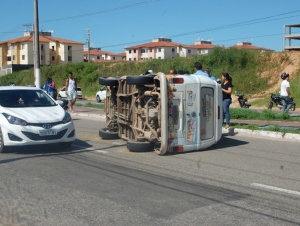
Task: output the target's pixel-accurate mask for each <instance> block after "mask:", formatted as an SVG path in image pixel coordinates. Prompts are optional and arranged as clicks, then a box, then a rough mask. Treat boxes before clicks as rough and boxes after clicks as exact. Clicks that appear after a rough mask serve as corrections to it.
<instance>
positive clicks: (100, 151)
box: [95, 150, 108, 154]
mask: <svg viewBox="0 0 300 226" xmlns="http://www.w3.org/2000/svg"><path fill="white" fill-rule="evenodd" d="M95 152H99V153H104V154H105V153H108V151H103V150H95Z"/></svg>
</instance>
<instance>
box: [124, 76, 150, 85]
mask: <svg viewBox="0 0 300 226" xmlns="http://www.w3.org/2000/svg"><path fill="white" fill-rule="evenodd" d="M126 83H127V84H136V85H143V84H154V78H153V77H152V76H127V77H126Z"/></svg>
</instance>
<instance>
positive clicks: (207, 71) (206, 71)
mask: <svg viewBox="0 0 300 226" xmlns="http://www.w3.org/2000/svg"><path fill="white" fill-rule="evenodd" d="M204 72H205V73H206V74H208V77H210V78H211V79H212V80H214V81H216V78H215V77H214V76H212V75H211V74H210V70H209V69H208V68H206V69H205V70H204Z"/></svg>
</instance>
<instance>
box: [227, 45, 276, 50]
mask: <svg viewBox="0 0 300 226" xmlns="http://www.w3.org/2000/svg"><path fill="white" fill-rule="evenodd" d="M228 48H236V49H252V50H265V51H273V50H272V49H267V48H263V47H259V46H253V45H235V46H229V47H228Z"/></svg>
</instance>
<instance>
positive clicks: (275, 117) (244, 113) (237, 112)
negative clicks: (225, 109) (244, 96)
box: [230, 108, 300, 121]
mask: <svg viewBox="0 0 300 226" xmlns="http://www.w3.org/2000/svg"><path fill="white" fill-rule="evenodd" d="M289 115H290V114H289V113H277V112H274V111H272V110H267V109H266V110H262V111H261V112H260V111H256V110H251V109H242V108H230V118H231V119H244V120H267V121H300V119H299V118H291V117H289Z"/></svg>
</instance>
